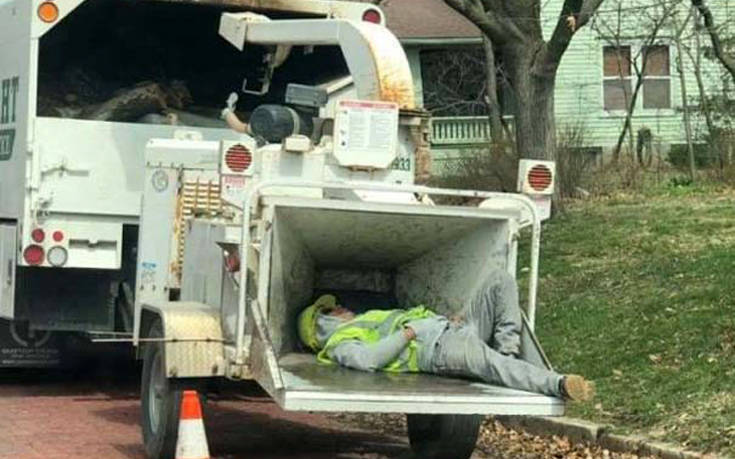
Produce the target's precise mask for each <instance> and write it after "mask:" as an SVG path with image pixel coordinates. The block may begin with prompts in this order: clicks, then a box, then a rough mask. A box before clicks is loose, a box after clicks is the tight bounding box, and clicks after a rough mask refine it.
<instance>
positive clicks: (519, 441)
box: [0, 364, 630, 459]
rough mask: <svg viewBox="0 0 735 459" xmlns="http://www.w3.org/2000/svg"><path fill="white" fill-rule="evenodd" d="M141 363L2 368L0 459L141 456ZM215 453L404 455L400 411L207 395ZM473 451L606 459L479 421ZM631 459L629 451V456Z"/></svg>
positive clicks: (368, 458) (252, 394)
mask: <svg viewBox="0 0 735 459" xmlns="http://www.w3.org/2000/svg"><path fill="white" fill-rule="evenodd" d="M139 374H140V373H139V368H137V367H135V366H132V365H129V364H123V365H119V364H107V365H103V366H97V367H93V368H88V369H86V370H84V371H28V370H26V371H18V370H14V371H10V370H0V412H1V413H3V415H2V416H1V417H0V440H1V441H0V458H19V459H25V458H28V459H31V458H49V459H51V458H142V457H143V449H142V447H141V435H140V429H139V426H138V418H139V410H140V408H139V401H138V379H139ZM204 416H205V423H206V428H207V436H208V439H209V447H210V452H211V454H212V456H213V457H216V458H241V457H242V458H244V457H247V458H364V459H380V458H410V457H412V455H411V453H410V449H409V446H408V443H407V440H406V437H405V422H404V418H403V416H402V415H360V414H333V415H318V414H311V413H286V412H283V411H282V410H280V409H279V408H278V407H277V406H276V405H275V404H274V403H273V402H272V401H270V400H269V399H268V398H265V397H263V396H262V392H260V390H259V389H258V388H257V387H255V386H249V387H246V390H244V391H243V392H240V393H233V392H232V391H225V392H222V393H221V394H219V395H210V397H209V399H208V401H207V403H206V404H205V406H204ZM474 457H475V458H477V459H480V458H493V459H495V458H529V459H530V458H553V457H576V458H587V457H594V458H598V457H599V458H607V457H624V456H617V455H610V454H609V453H607V452H606V451H601V450H594V449H589V448H586V447H576V446H574V445H571V444H569V442H568V441H566V440H565V439H557V438H552V439H541V438H538V437H532V436H530V435H527V434H524V433H517V432H513V431H508V430H506V429H504V428H502V426H500V425H498V424H496V423H494V422H493V421H492V420H490V421H488V422H486V423H485V425H484V426H483V430H482V435H481V440H480V442H479V444H478V449H477V450H476V452H475V455H474ZM628 457H630V456H628Z"/></svg>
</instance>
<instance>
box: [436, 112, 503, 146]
mask: <svg viewBox="0 0 735 459" xmlns="http://www.w3.org/2000/svg"><path fill="white" fill-rule="evenodd" d="M489 140H490V122H489V120H488V119H487V117H486V116H448V117H435V118H432V119H431V144H432V145H437V146H439V145H447V146H449V145H472V144H478V143H485V142H488V141H489Z"/></svg>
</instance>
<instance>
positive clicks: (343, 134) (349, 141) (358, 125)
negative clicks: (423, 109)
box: [334, 100, 399, 169]
mask: <svg viewBox="0 0 735 459" xmlns="http://www.w3.org/2000/svg"><path fill="white" fill-rule="evenodd" d="M398 114H399V111H398V104H396V103H393V102H376V101H364V100H343V101H340V102H339V103H338V105H337V116H336V119H335V134H334V135H335V139H334V140H335V147H334V155H335V157H336V158H337V161H338V162H339V163H340V165H342V166H346V167H360V168H371V169H372V168H379V169H385V168H388V167H389V166H390V165H391V163H392V162H393V160H394V159H395V158H396V153H397V150H398Z"/></svg>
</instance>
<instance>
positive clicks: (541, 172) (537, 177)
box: [528, 164, 552, 191]
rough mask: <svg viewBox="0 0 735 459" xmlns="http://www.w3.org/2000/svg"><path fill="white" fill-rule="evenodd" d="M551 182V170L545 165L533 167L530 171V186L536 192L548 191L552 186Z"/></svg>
mask: <svg viewBox="0 0 735 459" xmlns="http://www.w3.org/2000/svg"><path fill="white" fill-rule="evenodd" d="M551 181H552V176H551V170H550V169H549V168H548V167H546V166H544V165H543V164H539V165H536V166H533V167H532V168H531V170H530V171H528V184H529V185H531V188H533V189H534V190H536V191H544V190H546V189H547V188H548V187H549V185H551Z"/></svg>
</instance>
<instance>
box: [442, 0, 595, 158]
mask: <svg viewBox="0 0 735 459" xmlns="http://www.w3.org/2000/svg"><path fill="white" fill-rule="evenodd" d="M444 1H445V3H446V4H447V5H449V6H450V7H452V8H453V9H455V10H456V11H458V12H459V13H460V14H462V15H463V16H465V17H466V18H467V19H469V20H470V21H471V22H473V23H474V24H475V25H477V27H478V28H479V29H480V30H481V31H482V33H483V35H484V36H485V37H487V38H488V39H489V40H490V41H491V42H492V44H493V45H494V50H495V53H496V54H497V58H499V60H500V61H502V63H503V66H504V69H505V73H506V74H507V78H508V81H509V84H510V86H511V88H512V90H513V92H514V95H515V99H516V101H517V103H516V104H514V107H513V110H514V117H515V120H514V122H515V133H516V146H517V149H518V152H519V153H520V154H521V155H522V156H523V157H529V158H550V157H553V152H554V149H555V144H556V133H555V123H554V85H555V81H556V74H557V71H558V69H559V63H560V61H561V58H562V56H563V55H564V52H565V51H566V50H567V48H568V47H569V43H570V42H571V40H572V37H573V36H574V34H575V33H576V32H577V31H578V30H579V29H580V28H581V27H583V26H584V25H585V24H587V23H588V22H589V20H590V18H591V17H592V15H593V14H594V12H595V11H596V10H597V9H598V8H599V6H600V5H601V4H602V2H603V0H564V5H563V6H562V9H561V11H560V12H559V16H558V18H557V22H556V26H555V28H554V31H553V32H552V34H551V37H550V38H549V40H548V41H545V40H544V37H543V34H542V27H541V25H542V24H541V1H540V0H444Z"/></svg>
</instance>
